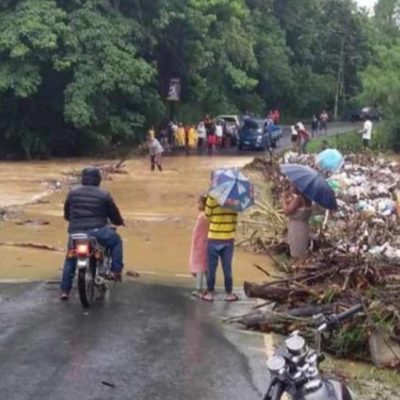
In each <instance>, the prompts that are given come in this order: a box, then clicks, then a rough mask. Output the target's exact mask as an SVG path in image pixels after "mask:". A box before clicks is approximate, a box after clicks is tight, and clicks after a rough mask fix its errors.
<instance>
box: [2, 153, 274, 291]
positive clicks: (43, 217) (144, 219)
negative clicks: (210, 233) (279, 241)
mask: <svg viewBox="0 0 400 400" xmlns="http://www.w3.org/2000/svg"><path fill="white" fill-rule="evenodd" d="M251 159H252V157H251V156H242V157H239V156H216V157H210V158H209V157H195V156H194V157H184V156H182V157H171V158H166V159H165V160H164V161H165V172H163V173H158V172H150V170H149V165H148V160H147V158H138V159H134V160H130V161H128V162H127V163H126V165H127V170H128V172H129V173H128V174H127V175H113V176H112V181H107V182H104V183H103V186H104V187H105V188H107V189H108V190H109V191H110V192H111V193H112V195H113V197H114V199H115V201H116V202H117V204H118V206H119V208H120V209H121V212H122V214H123V216H124V218H125V221H126V225H127V226H126V228H121V229H120V231H119V232H120V233H121V235H122V237H123V239H124V244H125V264H126V270H129V269H134V270H138V271H140V272H141V273H142V279H143V280H145V281H150V282H166V283H174V284H184V285H191V283H192V282H191V279H190V277H189V276H188V275H189V273H188V256H189V246H190V240H191V230H192V227H193V223H194V220H195V218H196V215H197V198H198V196H199V195H200V194H201V193H203V192H205V191H206V190H207V188H208V183H209V177H210V172H211V170H213V169H215V168H219V167H231V166H243V165H245V164H246V163H248V162H249V161H251ZM97 162H98V161H96V163H97ZM90 164H91V162H90V161H87V160H79V161H68V160H63V161H60V162H59V161H57V162H54V161H51V162H34V163H0V171H1V173H0V193H1V195H0V207H4V206H7V205H10V204H23V203H26V202H28V201H31V200H33V199H35V198H37V197H38V196H39V195H44V194H46V192H47V191H48V188H47V187H46V186H45V185H44V184H42V183H41V182H42V181H44V180H53V179H54V180H57V179H59V178H60V176H61V174H62V173H63V172H65V171H67V170H70V169H71V168H82V167H84V166H87V165H90ZM65 196H66V191H62V192H60V193H56V194H52V195H50V196H48V197H46V198H45V200H46V202H44V203H40V204H31V205H26V206H23V207H21V210H23V214H21V215H18V219H20V220H26V219H32V220H38V221H41V222H45V223H49V224H48V225H37V224H31V225H16V223H15V221H6V222H1V224H0V242H35V243H42V244H46V245H50V246H55V247H58V248H64V247H65V242H66V226H67V225H66V223H65V221H64V220H63V219H62V206H63V201H64V199H65ZM0 251H1V254H2V257H1V259H0V279H33V280H37V279H54V278H57V277H58V276H59V274H60V268H61V265H62V262H63V253H61V252H50V251H44V250H32V249H21V248H16V247H7V246H2V247H1V250H0ZM253 263H258V264H260V265H264V266H266V265H267V264H268V260H267V259H265V258H264V257H261V256H257V255H253V254H248V253H244V252H242V251H237V253H236V257H235V262H234V277H235V286H241V285H242V282H243V280H246V279H248V280H252V279H256V280H260V279H262V278H263V277H262V275H260V273H259V272H258V271H257V270H256V269H255V268H253V266H252V265H253ZM220 275H221V273H220Z"/></svg>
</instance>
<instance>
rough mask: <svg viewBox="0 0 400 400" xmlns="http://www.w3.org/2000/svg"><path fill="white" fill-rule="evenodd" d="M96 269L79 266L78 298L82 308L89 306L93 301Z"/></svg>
mask: <svg viewBox="0 0 400 400" xmlns="http://www.w3.org/2000/svg"><path fill="white" fill-rule="evenodd" d="M95 271H96V269H95V268H92V267H88V268H81V269H80V270H79V271H78V292H79V299H80V301H81V303H82V306H83V307H84V308H89V307H90V306H91V304H92V303H93V301H94V295H95V282H94V280H95V274H96V272H95Z"/></svg>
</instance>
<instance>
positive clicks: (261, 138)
mask: <svg viewBox="0 0 400 400" xmlns="http://www.w3.org/2000/svg"><path fill="white" fill-rule="evenodd" d="M264 123H265V121H264V120H263V119H254V118H246V119H245V120H244V122H243V126H242V127H241V129H240V130H239V150H246V149H247V150H266V149H267V147H268V136H269V139H270V142H271V146H272V147H276V145H277V143H278V141H279V139H280V138H281V137H282V135H283V133H282V128H281V127H279V126H277V125H270V126H268V127H265V128H264Z"/></svg>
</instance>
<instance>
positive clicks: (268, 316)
mask: <svg viewBox="0 0 400 400" xmlns="http://www.w3.org/2000/svg"><path fill="white" fill-rule="evenodd" d="M334 309H335V304H327V305H314V306H309V305H306V306H303V307H297V308H293V309H291V310H285V311H279V309H277V310H272V309H269V310H266V311H260V310H257V311H255V312H251V313H248V314H247V315H245V316H243V317H242V318H241V319H240V320H239V321H237V322H239V323H240V324H242V325H244V326H245V327H246V328H247V329H259V328H260V327H268V326H272V325H275V324H282V323H288V324H291V323H293V322H296V321H297V322H299V319H309V318H311V317H312V316H313V315H318V314H321V313H323V314H326V313H331V312H333V310H334ZM303 322H307V321H303ZM267 330H269V329H267Z"/></svg>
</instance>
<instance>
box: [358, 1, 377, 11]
mask: <svg viewBox="0 0 400 400" xmlns="http://www.w3.org/2000/svg"><path fill="white" fill-rule="evenodd" d="M376 2H377V0H357V3H358V4H359V5H360V6H362V7H368V8H370V9H373V7H374V5H375V3H376Z"/></svg>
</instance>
